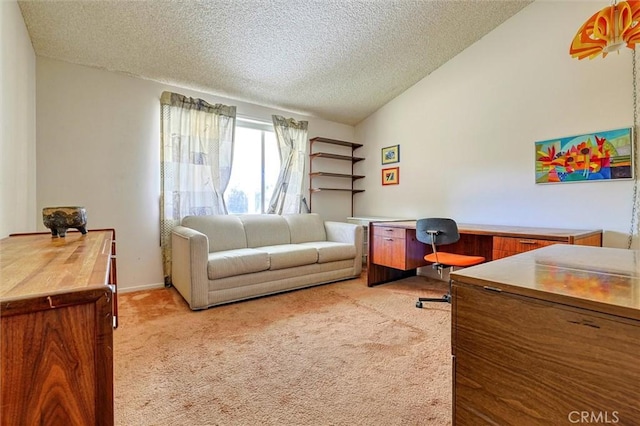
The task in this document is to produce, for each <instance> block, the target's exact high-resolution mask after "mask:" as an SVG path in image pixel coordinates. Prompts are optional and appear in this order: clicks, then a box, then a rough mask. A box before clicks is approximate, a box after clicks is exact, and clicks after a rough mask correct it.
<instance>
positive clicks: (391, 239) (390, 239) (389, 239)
mask: <svg viewBox="0 0 640 426" xmlns="http://www.w3.org/2000/svg"><path fill="white" fill-rule="evenodd" d="M384 240H385V241H393V238H385V239H384Z"/></svg>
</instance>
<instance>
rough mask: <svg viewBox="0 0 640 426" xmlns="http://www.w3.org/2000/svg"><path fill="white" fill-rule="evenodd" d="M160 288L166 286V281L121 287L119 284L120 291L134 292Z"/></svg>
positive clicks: (122, 292) (121, 292)
mask: <svg viewBox="0 0 640 426" xmlns="http://www.w3.org/2000/svg"><path fill="white" fill-rule="evenodd" d="M159 288H164V283H154V284H145V285H137V286H133V287H120V286H118V293H120V294H124V293H133V292H134V291H141V290H156V289H159Z"/></svg>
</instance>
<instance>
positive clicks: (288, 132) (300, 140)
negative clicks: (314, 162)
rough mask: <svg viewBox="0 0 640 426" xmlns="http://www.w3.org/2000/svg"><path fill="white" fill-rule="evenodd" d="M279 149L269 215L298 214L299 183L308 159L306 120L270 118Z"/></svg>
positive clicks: (301, 199) (302, 179)
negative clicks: (276, 178) (276, 174)
mask: <svg viewBox="0 0 640 426" xmlns="http://www.w3.org/2000/svg"><path fill="white" fill-rule="evenodd" d="M272 118H273V127H274V129H275V134H276V139H277V141H278V149H279V150H280V174H279V175H278V182H277V183H276V187H275V189H274V190H273V195H272V196H271V201H270V202H269V210H268V213H276V214H286V213H300V212H301V210H302V201H303V196H304V195H303V193H302V184H303V182H304V164H305V160H306V157H307V134H308V132H307V127H308V125H309V123H308V122H307V121H296V120H294V119H293V118H284V117H282V116H279V115H274V116H272Z"/></svg>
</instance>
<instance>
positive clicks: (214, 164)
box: [160, 92, 236, 284]
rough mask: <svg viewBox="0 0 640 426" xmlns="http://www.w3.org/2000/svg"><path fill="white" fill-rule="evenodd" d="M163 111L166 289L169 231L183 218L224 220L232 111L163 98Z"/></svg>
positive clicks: (162, 207) (165, 95)
mask: <svg viewBox="0 0 640 426" xmlns="http://www.w3.org/2000/svg"><path fill="white" fill-rule="evenodd" d="M160 104H161V106H162V109H161V121H162V122H161V126H162V127H161V142H162V145H161V164H160V174H161V186H162V187H161V195H160V197H161V199H160V230H161V237H160V239H161V241H160V245H161V247H162V260H163V265H164V276H165V283H167V284H168V283H170V279H171V230H172V229H173V228H174V227H175V226H177V225H179V224H180V221H181V220H182V218H183V217H185V216H190V215H210V214H227V207H226V205H225V203H224V198H223V194H224V191H225V189H226V188H227V185H228V184H229V177H230V176H231V163H232V160H233V139H234V130H235V120H236V107H235V106H226V105H221V104H215V105H211V104H209V103H207V102H205V101H203V100H202V99H194V98H189V97H186V96H183V95H179V94H177V93H171V92H164V93H162V96H161V98H160Z"/></svg>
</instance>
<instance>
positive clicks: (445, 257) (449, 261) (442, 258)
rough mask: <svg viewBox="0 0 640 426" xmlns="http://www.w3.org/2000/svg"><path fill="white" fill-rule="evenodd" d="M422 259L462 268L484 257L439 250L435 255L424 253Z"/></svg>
mask: <svg viewBox="0 0 640 426" xmlns="http://www.w3.org/2000/svg"><path fill="white" fill-rule="evenodd" d="M424 260H426V261H427V262H431V263H441V264H443V265H447V266H458V267H462V268H464V267H465V266H473V265H477V264H479V263H482V262H484V260H485V259H484V257H482V256H468V255H466V254H455V253H447V252H443V251H439V252H438V254H437V255H436V254H435V253H430V254H428V255H426V256H425V257H424Z"/></svg>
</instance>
